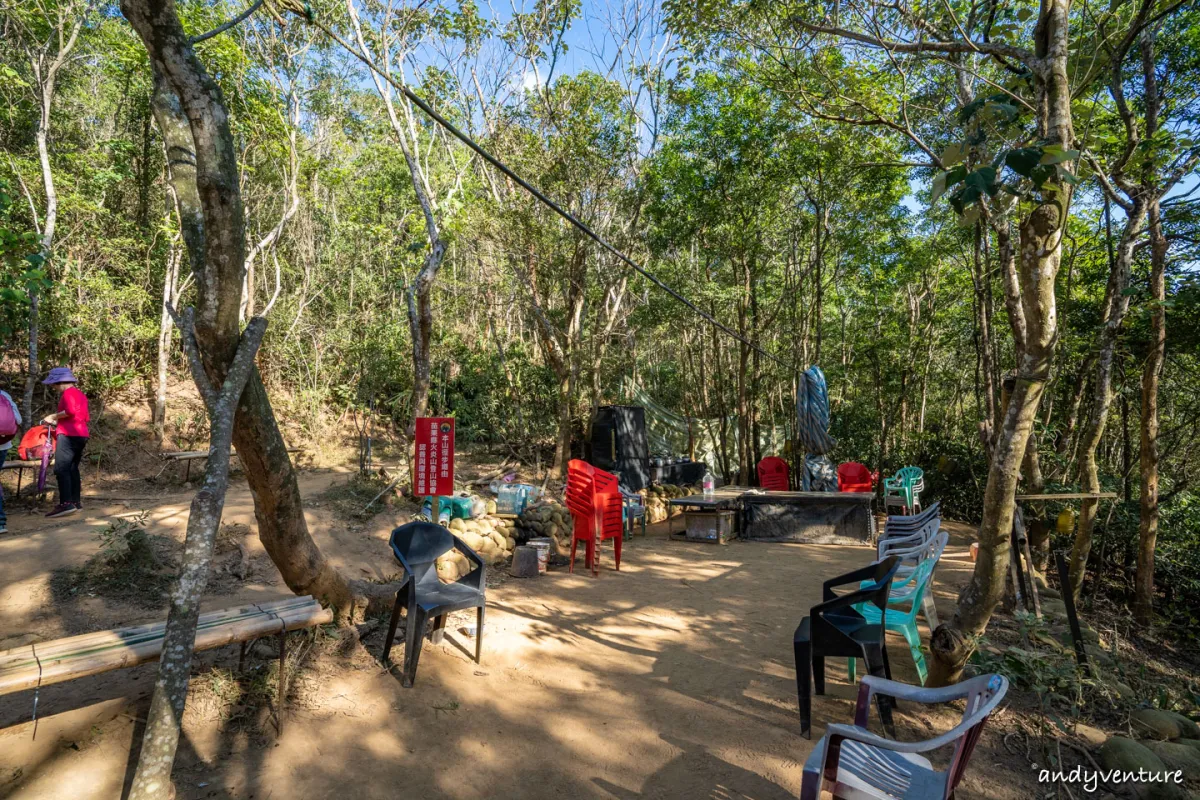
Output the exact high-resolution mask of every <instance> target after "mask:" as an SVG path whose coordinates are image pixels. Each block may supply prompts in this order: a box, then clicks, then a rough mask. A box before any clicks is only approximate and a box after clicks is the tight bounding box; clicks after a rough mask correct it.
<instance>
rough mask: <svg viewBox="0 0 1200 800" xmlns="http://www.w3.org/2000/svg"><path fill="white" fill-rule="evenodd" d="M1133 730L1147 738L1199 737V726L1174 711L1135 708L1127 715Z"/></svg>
mask: <svg viewBox="0 0 1200 800" xmlns="http://www.w3.org/2000/svg"><path fill="white" fill-rule="evenodd" d="M1129 721H1130V722H1131V723H1132V724H1133V730H1134V731H1135V732H1136V733H1138V734H1141V735H1143V736H1144V737H1145V738H1147V739H1160V740H1171V739H1180V738H1185V739H1200V726H1197V725H1196V723H1195V722H1193V721H1192V720H1190V719H1188V718H1187V717H1185V716H1183V715H1182V714H1176V713H1175V712H1174V711H1164V710H1162V709H1161V708H1137V709H1134V711H1133V713H1132V714H1130V715H1129Z"/></svg>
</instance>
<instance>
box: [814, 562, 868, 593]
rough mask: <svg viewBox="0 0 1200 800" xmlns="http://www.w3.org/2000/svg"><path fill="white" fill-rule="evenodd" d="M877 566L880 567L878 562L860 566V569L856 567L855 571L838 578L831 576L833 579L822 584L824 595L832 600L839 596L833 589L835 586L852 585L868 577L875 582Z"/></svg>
mask: <svg viewBox="0 0 1200 800" xmlns="http://www.w3.org/2000/svg"><path fill="white" fill-rule="evenodd" d="M877 568H878V564H877V563H876V564H868V565H867V566H865V567H860V568H859V569H856V570H854V571H853V572H847V573H846V574H845V575H839V576H837V577H836V578H831V579H829V580H827V581H825V583H824V584H823V586H822V590H821V594H822V597H823V598H824V599H825V600H826V601H829V600H832V599H834V598H835V597H837V594H835V593H834V591H833V590H834V589H835V588H837V587H838V586H850V585H851V584H853V583H855V582H856V581H865V580H867V579H872V580H871V583H872V584H874V580H873V579H874V577H875V571H876V569H877Z"/></svg>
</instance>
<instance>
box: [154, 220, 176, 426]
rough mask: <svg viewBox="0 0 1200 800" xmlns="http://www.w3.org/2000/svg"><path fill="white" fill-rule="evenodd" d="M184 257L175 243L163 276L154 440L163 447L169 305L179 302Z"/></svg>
mask: <svg viewBox="0 0 1200 800" xmlns="http://www.w3.org/2000/svg"><path fill="white" fill-rule="evenodd" d="M181 258H182V256H181V254H180V252H179V250H178V249H177V246H176V243H175V242H174V241H173V242H172V244H171V249H170V251H169V252H168V254H167V269H166V274H165V275H164V276H163V293H162V303H163V307H162V309H161V310H162V314H161V317H160V318H159V321H158V374H157V375H156V377H155V389H154V439H155V441H156V442H157V443H158V446H159V447H162V444H163V439H164V438H165V436H166V424H167V367H168V366H169V365H170V361H171V325H172V323H171V314H170V312H169V311H168V310H167V306H168V305H174V304H175V303H176V302H177V301H178V299H179V298H178V297H177V296H176V291H175V287H176V286H177V284H178V281H179V262H180V260H181Z"/></svg>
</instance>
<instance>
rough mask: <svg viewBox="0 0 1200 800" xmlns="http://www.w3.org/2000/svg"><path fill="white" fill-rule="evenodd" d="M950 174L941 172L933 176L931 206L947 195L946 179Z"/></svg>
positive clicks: (930, 196)
mask: <svg viewBox="0 0 1200 800" xmlns="http://www.w3.org/2000/svg"><path fill="white" fill-rule="evenodd" d="M949 174H950V173H949V172H939V173H938V174H937V175H934V176H933V190H932V192H931V193H930V195H929V205H933V204H934V203H936V202H937V201H938V200H939V199H940V198H941V196H942V195H944V194H945V193H946V177H947V176H948V175H949Z"/></svg>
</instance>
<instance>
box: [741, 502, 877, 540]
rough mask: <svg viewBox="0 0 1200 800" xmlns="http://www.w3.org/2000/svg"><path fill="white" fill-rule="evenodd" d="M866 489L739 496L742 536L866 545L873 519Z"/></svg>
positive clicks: (757, 538)
mask: <svg viewBox="0 0 1200 800" xmlns="http://www.w3.org/2000/svg"><path fill="white" fill-rule="evenodd" d="M873 496H874V495H872V494H870V493H869V492H767V493H765V494H756V493H751V492H747V493H746V494H744V495H742V498H741V501H742V509H743V529H742V538H744V539H751V540H754V541H764V542H805V543H809V544H869V543H870V542H871V541H873V539H874V526H875V518H874V516H873V515H872V514H871V499H872V498H873Z"/></svg>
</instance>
